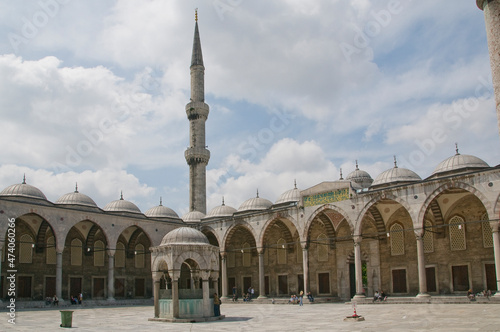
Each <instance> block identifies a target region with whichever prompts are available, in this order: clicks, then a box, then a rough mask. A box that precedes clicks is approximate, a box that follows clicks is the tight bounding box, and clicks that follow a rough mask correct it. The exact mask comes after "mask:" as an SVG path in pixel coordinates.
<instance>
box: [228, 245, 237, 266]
mask: <svg viewBox="0 0 500 332" xmlns="http://www.w3.org/2000/svg"><path fill="white" fill-rule="evenodd" d="M235 261H236V256H235V252H234V249H233V247H232V246H228V247H227V267H235V265H236V264H235V263H236V262H235Z"/></svg>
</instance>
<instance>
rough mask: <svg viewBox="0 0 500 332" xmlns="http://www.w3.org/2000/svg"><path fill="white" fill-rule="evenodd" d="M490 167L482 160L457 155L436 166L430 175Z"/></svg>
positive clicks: (466, 155) (465, 155)
mask: <svg viewBox="0 0 500 332" xmlns="http://www.w3.org/2000/svg"><path fill="white" fill-rule="evenodd" d="M488 167H490V166H489V165H488V164H487V163H486V162H485V161H484V160H482V159H480V158H478V157H475V156H471V155H468V154H460V153H458V151H457V153H456V154H455V155H454V156H451V157H449V158H447V159H445V160H443V161H442V162H440V163H439V165H437V167H436V168H435V169H434V172H432V175H438V174H444V173H448V172H455V171H460V170H461V171H464V170H471V169H482V168H488Z"/></svg>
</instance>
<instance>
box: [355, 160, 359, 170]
mask: <svg viewBox="0 0 500 332" xmlns="http://www.w3.org/2000/svg"><path fill="white" fill-rule="evenodd" d="M356 171H359V167H358V160H357V159H356Z"/></svg>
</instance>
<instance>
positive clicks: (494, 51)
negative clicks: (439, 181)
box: [476, 0, 500, 284]
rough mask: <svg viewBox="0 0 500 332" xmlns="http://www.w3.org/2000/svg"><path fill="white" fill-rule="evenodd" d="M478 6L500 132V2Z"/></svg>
mask: <svg viewBox="0 0 500 332" xmlns="http://www.w3.org/2000/svg"><path fill="white" fill-rule="evenodd" d="M476 4H477V6H478V7H479V9H481V10H483V11H484V21H485V24H486V37H487V39H488V49H489V52H490V64H491V74H492V78H493V91H494V93H495V105H496V109H497V120H498V131H499V132H500V20H499V19H498V17H499V16H500V0H476ZM476 97H478V96H476ZM499 271H500V270H499ZM497 279H499V278H497ZM499 284H500V283H499Z"/></svg>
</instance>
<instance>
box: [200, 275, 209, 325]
mask: <svg viewBox="0 0 500 332" xmlns="http://www.w3.org/2000/svg"><path fill="white" fill-rule="evenodd" d="M202 288H203V317H210V316H211V314H210V312H211V310H210V309H211V306H210V284H209V280H208V279H202Z"/></svg>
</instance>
